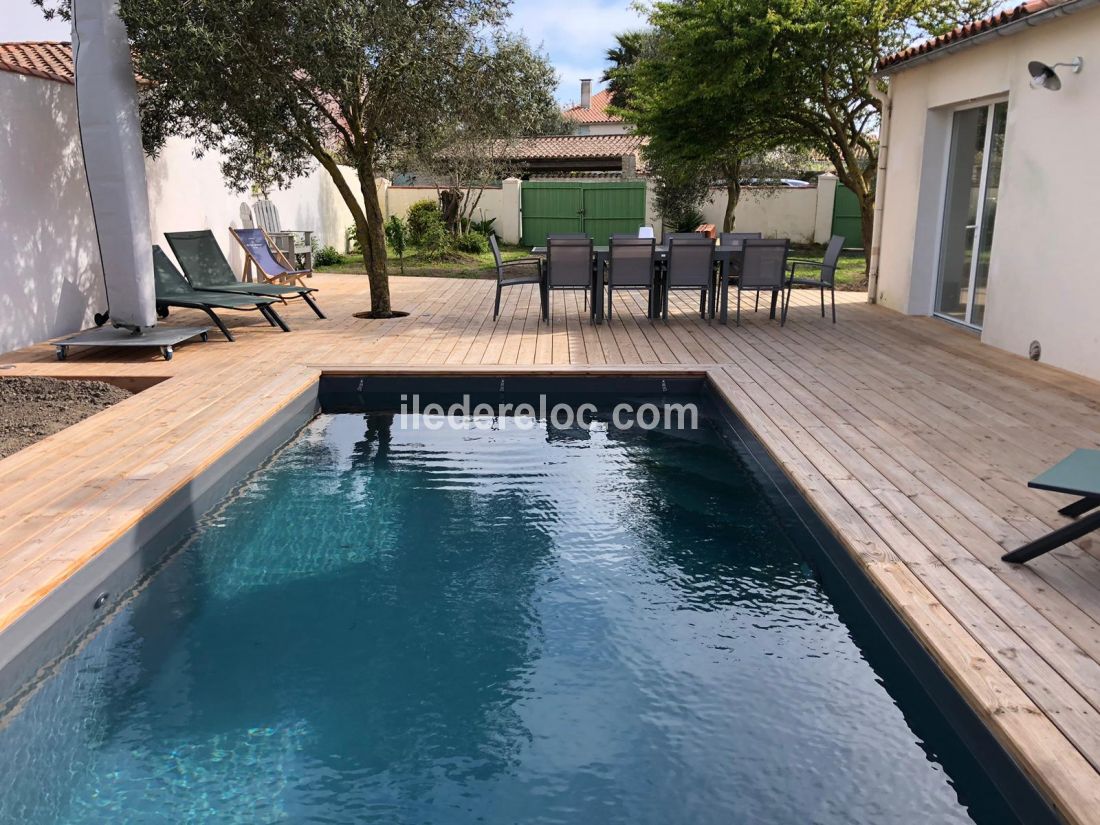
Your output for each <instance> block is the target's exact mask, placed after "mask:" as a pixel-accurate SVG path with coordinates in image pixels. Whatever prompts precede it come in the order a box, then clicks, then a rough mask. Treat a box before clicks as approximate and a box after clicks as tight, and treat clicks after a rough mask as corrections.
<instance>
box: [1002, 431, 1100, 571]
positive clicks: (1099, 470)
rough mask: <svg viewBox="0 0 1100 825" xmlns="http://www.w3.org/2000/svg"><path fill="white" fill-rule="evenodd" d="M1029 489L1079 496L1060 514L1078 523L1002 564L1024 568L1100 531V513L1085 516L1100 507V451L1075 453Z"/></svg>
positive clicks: (1027, 546) (1010, 555) (1026, 547)
mask: <svg viewBox="0 0 1100 825" xmlns="http://www.w3.org/2000/svg"><path fill="white" fill-rule="evenodd" d="M1027 486H1028V487H1033V488H1035V489H1037V490H1050V491H1052V492H1055V493H1065V494H1067V495H1071V496H1078V500H1077V501H1075V502H1073V503H1072V504H1067V505H1066V506H1065V507H1063V508H1062V509H1061V510H1059V511H1058V513H1059V514H1060V515H1063V516H1067V517H1069V518H1072V519H1076V520H1075V521H1073V522H1071V523H1069V524H1067V525H1065V526H1063V527H1059V528H1058V529H1057V530H1052V531H1051V532H1049V533H1047V534H1046V535H1045V536H1043V537H1041V538H1038V539H1035V540H1034V541H1031V542H1028V543H1027V544H1025V545H1024V546H1023V547H1020V548H1018V549H1016V550H1013V551H1012V552H1010V553H1005V554H1004V555H1003V556H1002V557H1001V560H1002V561H1007V562H1011V563H1013V564H1023V563H1024V562H1028V561H1031V560H1032V559H1034V558H1037V557H1039V556H1041V555H1043V554H1044V553H1049V552H1050V551H1051V550H1057V549H1058V548H1059V547H1062V546H1063V545H1065V544H1069V543H1070V542H1071V541H1076V540H1077V539H1079V538H1081V537H1082V536H1085V535H1088V534H1089V533H1091V532H1092V531H1094V530H1100V512H1096V513H1091V515H1085V514H1086V513H1090V511H1092V510H1096V509H1097V508H1098V507H1100V450H1075V451H1074V452H1073V453H1071V454H1070V455H1069V456H1067V457H1066V458H1064V459H1063V460H1062V461H1059V462H1058V463H1057V464H1055V465H1054V466H1053V467H1051V468H1050V469H1049V470H1047V471H1046V472H1045V473H1042V474H1041V475H1039V476H1037V477H1036V478H1033V479H1032V480H1031V481H1029V482H1028V485H1027Z"/></svg>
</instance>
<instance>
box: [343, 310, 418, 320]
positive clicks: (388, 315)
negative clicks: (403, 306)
mask: <svg viewBox="0 0 1100 825" xmlns="http://www.w3.org/2000/svg"><path fill="white" fill-rule="evenodd" d="M352 317H353V318H363V319H365V320H367V321H388V320H389V319H391V318H408V317H409V313H407V312H402V311H401V310H400V309H395V310H392V311H391V312H387V313H386V314H385V315H375V314H374V313H373V312H354V313H352Z"/></svg>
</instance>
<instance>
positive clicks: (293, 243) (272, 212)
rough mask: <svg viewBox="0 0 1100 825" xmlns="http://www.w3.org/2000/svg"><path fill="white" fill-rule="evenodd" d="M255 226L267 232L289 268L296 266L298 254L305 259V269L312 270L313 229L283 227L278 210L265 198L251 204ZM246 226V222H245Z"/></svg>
mask: <svg viewBox="0 0 1100 825" xmlns="http://www.w3.org/2000/svg"><path fill="white" fill-rule="evenodd" d="M252 212H253V215H254V216H255V219H256V227H257V228H259V229H262V230H263V231H264V232H266V233H267V236H268V237H269V238H270V239H271V242H272V244H273V245H274V247H275V248H276V249H278V250H279V251H280V252H281V253H283V255H284V256H285V257H286V259H287V262H288V263H289V264H290V265H291V268H295V267H297V266H298V256H299V255H301V256H302V258H303V260H304V261H305V270H304V271H307V272H312V271H313V230H312V229H283V226H282V223H281V222H280V221H279V210H278V209H276V208H275V204H273V203H272V202H271V201H269V200H267V199H262V200H258V201H256V203H254V204H253V205H252ZM246 226H247V224H246Z"/></svg>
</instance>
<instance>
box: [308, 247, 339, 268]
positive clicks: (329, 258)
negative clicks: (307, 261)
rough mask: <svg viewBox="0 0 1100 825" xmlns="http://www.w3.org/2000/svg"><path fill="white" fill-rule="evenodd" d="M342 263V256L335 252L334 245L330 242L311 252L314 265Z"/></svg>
mask: <svg viewBox="0 0 1100 825" xmlns="http://www.w3.org/2000/svg"><path fill="white" fill-rule="evenodd" d="M342 263H344V256H343V255H341V254H340V253H339V252H337V251H336V247H334V246H332V244H329V245H328V246H322V247H321V248H320V249H318V250H317V251H316V252H314V253H313V265H314V266H333V265H335V264H342Z"/></svg>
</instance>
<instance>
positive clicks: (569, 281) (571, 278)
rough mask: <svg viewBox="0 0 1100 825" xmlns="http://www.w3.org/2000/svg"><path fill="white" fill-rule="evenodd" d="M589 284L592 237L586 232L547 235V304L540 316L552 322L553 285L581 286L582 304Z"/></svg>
mask: <svg viewBox="0 0 1100 825" xmlns="http://www.w3.org/2000/svg"><path fill="white" fill-rule="evenodd" d="M591 287H592V239H591V238H590V237H588V236H587V235H584V236H581V237H576V236H575V235H571V236H564V235H548V236H547V238H546V286H545V289H546V305H545V308H544V313H543V319H544V320H545V321H546V323H548V324H549V323H551V322H552V316H553V306H554V302H553V301H552V300H551V294H552V292H553V290H555V289H583V290H584V305H585V307H586V308H587V307H588V292H589V290H590V289H591Z"/></svg>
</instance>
